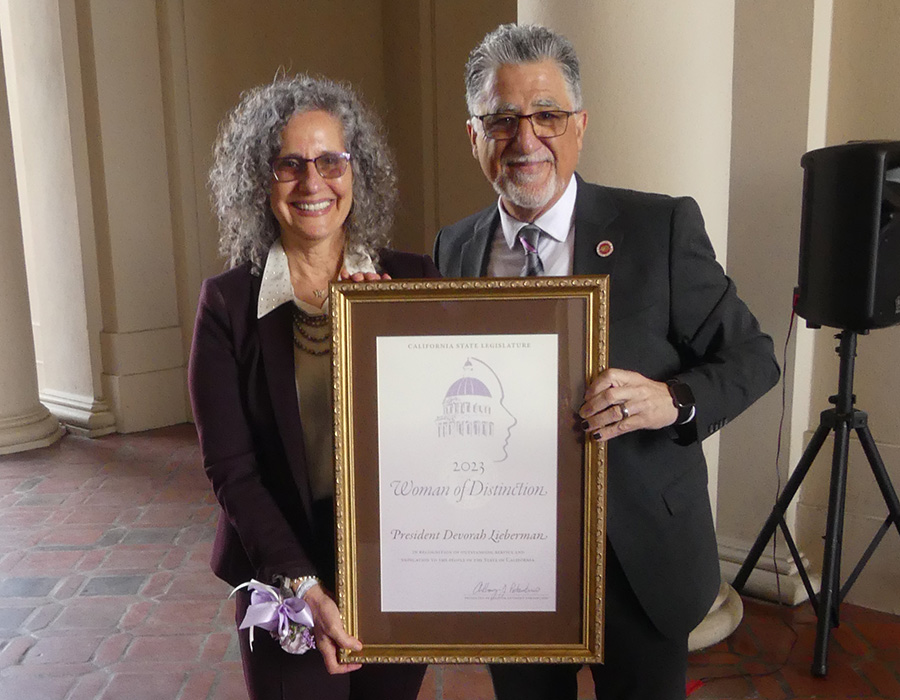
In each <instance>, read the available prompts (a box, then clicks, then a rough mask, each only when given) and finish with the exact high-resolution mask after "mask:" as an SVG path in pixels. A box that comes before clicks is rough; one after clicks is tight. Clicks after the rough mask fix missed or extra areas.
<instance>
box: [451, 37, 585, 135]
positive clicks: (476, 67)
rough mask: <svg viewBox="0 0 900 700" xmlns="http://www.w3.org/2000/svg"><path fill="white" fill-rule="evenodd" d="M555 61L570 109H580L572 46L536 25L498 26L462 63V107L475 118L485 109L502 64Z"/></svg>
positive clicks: (581, 103) (577, 79) (579, 86)
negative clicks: (464, 77) (464, 99)
mask: <svg viewBox="0 0 900 700" xmlns="http://www.w3.org/2000/svg"><path fill="white" fill-rule="evenodd" d="M544 60H551V61H555V62H556V64H557V65H558V66H559V69H560V71H561V72H562V74H563V78H565V81H566V86H567V87H568V90H569V99H570V100H571V102H572V109H574V110H576V111H577V110H580V109H582V108H583V107H584V104H583V102H582V97H581V72H580V69H579V67H578V56H577V55H576V53H575V47H573V46H572V44H571V42H570V41H569V40H568V39H566V38H565V37H564V36H563V35H562V34H557V33H556V32H554V31H552V30H550V29H547V28H546V27H542V26H540V25H537V24H521V25H520V24H501V25H500V26H499V27H497V28H496V29H495V30H494V31H492V32H490V33H489V34H487V35H486V36H485V37H484V39H482V40H481V43H480V44H478V46H476V47H475V48H474V49H472V53H470V54H469V60H468V61H467V62H466V105H467V106H468V108H469V114H470V115H472V116H473V117H474V116H477V115H478V114H479V111H480V110H482V109H485V108H486V109H490V107H487V102H488V99H489V92H490V90H491V87H492V86H493V82H494V77H495V76H496V73H497V69H498V68H499V67H500V66H501V65H503V64H518V63H534V62H535V61H544Z"/></svg>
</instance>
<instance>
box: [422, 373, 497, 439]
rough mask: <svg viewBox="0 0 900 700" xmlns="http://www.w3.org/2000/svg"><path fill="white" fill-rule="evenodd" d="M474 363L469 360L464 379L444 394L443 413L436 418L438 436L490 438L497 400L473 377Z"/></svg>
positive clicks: (454, 383)
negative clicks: (492, 410) (492, 414)
mask: <svg viewBox="0 0 900 700" xmlns="http://www.w3.org/2000/svg"><path fill="white" fill-rule="evenodd" d="M472 369H473V368H472V362H471V360H468V359H467V360H466V363H465V364H464V365H463V376H462V377H460V378H459V379H457V380H456V381H455V382H453V384H451V385H450V388H449V389H447V393H446V394H444V401H443V408H444V412H443V414H442V415H440V416H438V417H437V419H436V423H437V433H438V437H441V438H445V437H478V436H483V437H491V436H492V435H493V434H494V421H493V420H492V418H491V407H492V405H493V403H494V397H493V396H491V392H490V389H488V388H487V386H486V385H485V383H484V382H482V381H481V380H480V379H478V378H476V377H474V376H472Z"/></svg>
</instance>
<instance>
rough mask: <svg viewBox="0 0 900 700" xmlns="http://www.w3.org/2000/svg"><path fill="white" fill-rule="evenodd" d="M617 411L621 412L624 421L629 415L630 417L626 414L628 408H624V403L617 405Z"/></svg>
mask: <svg viewBox="0 0 900 700" xmlns="http://www.w3.org/2000/svg"><path fill="white" fill-rule="evenodd" d="M619 410H620V411H622V420H625V419H626V418H628V416H629V415H631V414H630V413H628V406H626V405H625V404H624V403H620V404H619Z"/></svg>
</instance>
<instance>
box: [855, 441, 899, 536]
mask: <svg viewBox="0 0 900 700" xmlns="http://www.w3.org/2000/svg"><path fill="white" fill-rule="evenodd" d="M856 434H857V435H858V436H859V442H860V444H861V445H862V448H863V451H864V452H865V453H866V457H867V458H868V459H869V466H871V467H872V473H873V474H874V475H875V481H876V482H878V488H879V489H881V495H882V497H883V498H884V502H885V504H887V507H888V512H890V514H891V520H893V522H894V526H895V527H896V528H897V532H898V533H900V499H898V498H897V492H896V491H894V486H893V484H891V478H890V476H888V473H887V469H885V468H884V462H883V461H882V459H881V455H880V454H879V452H878V447H877V446H876V445H875V440H874V438H873V437H872V433H871V431H870V430H869V426H868V424H866V425H864V426H862V427H861V428H857V429H856Z"/></svg>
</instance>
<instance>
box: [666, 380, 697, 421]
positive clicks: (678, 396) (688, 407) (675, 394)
mask: <svg viewBox="0 0 900 700" xmlns="http://www.w3.org/2000/svg"><path fill="white" fill-rule="evenodd" d="M666 384H667V385H668V387H669V394H670V395H671V396H672V403H673V404H675V408H677V409H678V418H676V419H675V425H682V424H684V423H687V422H688V421H689V420H691V418H693V417H694V392H693V391H691V387H689V386H688V385H687V384H685V383H684V382H682V381H681V380H679V379H668V380H666Z"/></svg>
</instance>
